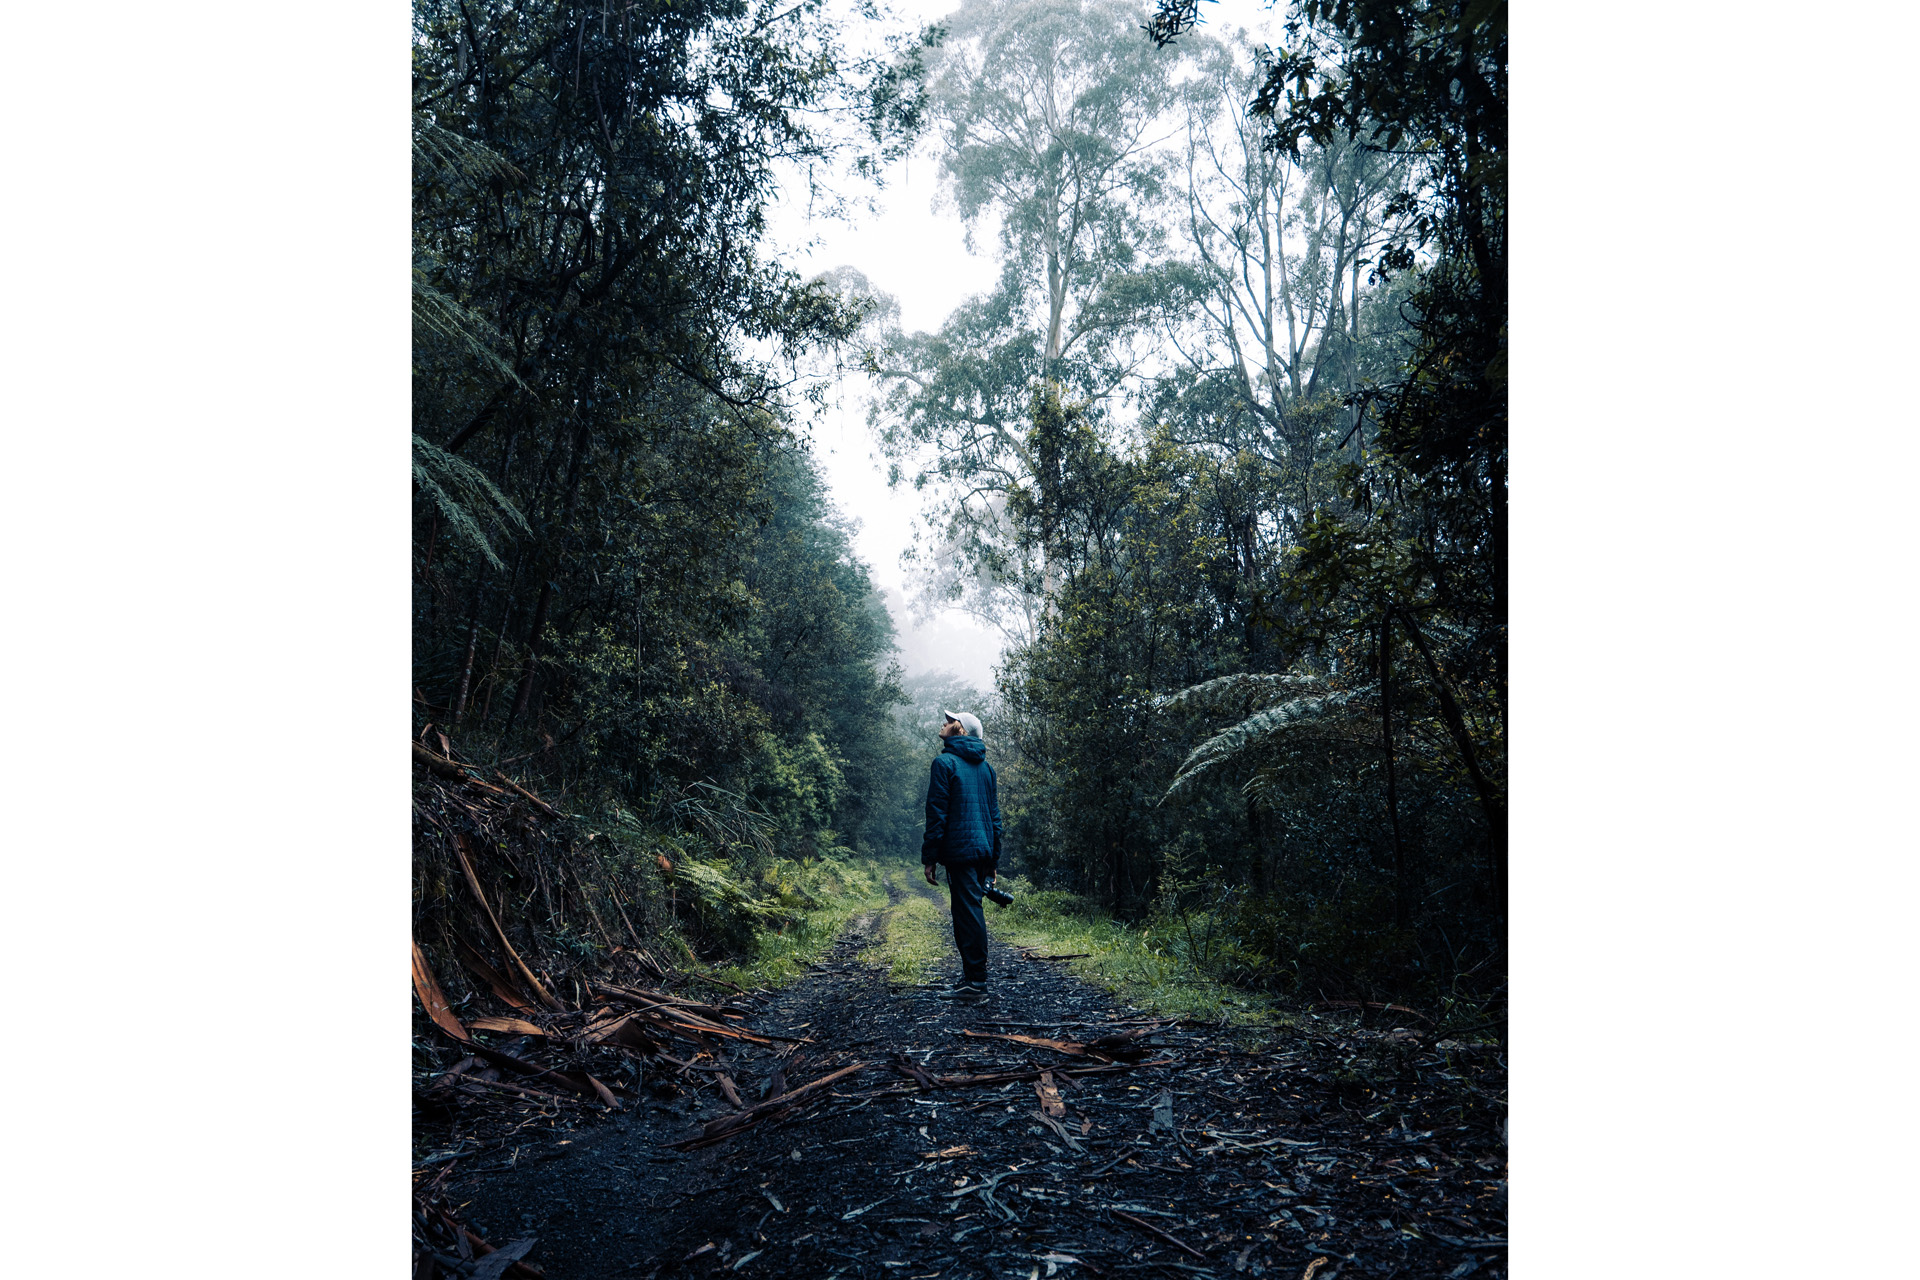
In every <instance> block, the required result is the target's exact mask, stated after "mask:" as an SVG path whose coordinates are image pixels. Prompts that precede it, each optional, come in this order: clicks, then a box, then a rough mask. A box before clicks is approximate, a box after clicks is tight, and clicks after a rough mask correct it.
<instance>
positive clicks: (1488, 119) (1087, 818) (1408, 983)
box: [874, 0, 1506, 992]
mask: <svg viewBox="0 0 1920 1280" xmlns="http://www.w3.org/2000/svg"><path fill="white" fill-rule="evenodd" d="M1044 8H1045V9H1046V10H1047V11H1048V13H1049V14H1051V15H1053V16H1052V20H1051V22H1050V23H1039V22H1036V21H1035V20H1034V19H1033V16H1032V14H1031V13H1029V12H1028V11H1027V10H1025V9H1021V8H1018V7H1014V6H993V5H982V6H974V7H970V8H969V9H968V10H967V11H965V13H964V15H963V16H966V17H969V18H971V22H962V21H960V20H958V19H956V20H955V21H954V22H953V23H952V24H951V25H952V28H953V39H952V40H951V41H950V43H949V47H948V48H946V49H943V50H942V51H941V53H940V54H939V58H940V62H939V63H938V64H937V67H936V69H937V70H938V71H939V74H938V75H937V76H936V78H935V79H934V82H933V87H932V99H931V103H930V110H931V113H932V115H933V117H934V119H936V120H938V121H944V122H946V125H947V133H946V136H945V139H944V142H945V154H946V157H947V161H946V163H947V171H948V175H949V179H950V181H951V182H952V184H953V189H954V192H955V196H956V202H957V204H958V206H959V208H960V210H961V212H962V213H963V214H967V215H969V216H972V217H976V218H977V217H979V216H980V214H981V212H982V211H983V210H985V209H987V208H988V206H989V205H990V204H993V202H996V201H997V206H996V210H997V212H998V214H999V218H1000V221H999V227H1000V230H1001V249H1002V253H1003V255H1004V259H1005V270H1004V276H1003V284H1002V286H1001V288H1000V289H999V290H998V291H997V292H996V293H994V294H992V295H989V296H988V297H986V298H983V299H980V300H979V301H977V302H976V303H975V304H973V305H972V306H970V307H963V308H962V309H961V310H960V311H959V312H957V313H956V315H955V316H954V317H953V318H952V319H950V320H949V321H948V322H947V325H946V326H945V327H944V328H943V329H942V330H941V332H940V333H938V334H933V335H902V334H898V333H894V334H891V335H888V336H887V337H886V340H885V344H884V349H883V350H882V351H881V352H880V353H878V354H877V355H876V358H875V361H874V365H875V368H876V370H877V371H878V372H879V373H880V375H881V376H882V378H883V385H885V386H886V387H887V391H886V392H885V393H884V394H883V395H882V396H881V397H880V399H879V400H878V401H877V404H876V418H877V419H878V421H879V423H880V424H881V426H882V427H883V429H884V431H885V433H886V434H885V437H884V438H885V440H886V441H887V443H888V444H889V445H890V446H891V447H892V448H893V450H894V452H895V455H896V457H897V459H898V460H899V462H900V464H901V469H902V473H903V475H910V476H912V477H913V478H914V479H915V481H916V483H919V484H921V485H922V486H924V487H927V488H929V489H930V490H931V491H932V492H933V493H934V494H935V495H936V506H937V509H938V510H939V511H940V512H941V513H942V518H943V519H944V520H945V521H946V524H945V526H944V531H945V533H946V535H947V536H946V538H945V540H944V542H943V543H941V544H940V545H939V546H938V547H936V548H934V550H936V552H937V553H938V555H937V557H936V559H935V562H934V564H933V565H932V566H931V567H932V569H933V572H931V573H930V574H929V575H928V587H929V589H930V590H931V591H932V592H934V593H935V594H944V595H946V596H948V597H949V598H951V597H953V596H956V595H964V596H967V597H969V598H970V600H971V601H972V602H973V603H974V604H975V606H976V607H981V606H982V604H983V603H984V604H987V605H989V606H990V605H992V604H993V603H994V602H995V601H996V600H997V602H998V607H999V609H1000V612H1001V615H1002V617H1003V619H1004V620H1005V622H1006V624H1007V626H1008V630H1009V632H1010V634H1012V635H1013V636H1014V637H1015V638H1016V640H1017V643H1016V644H1015V646H1014V648H1013V650H1012V651H1011V653H1010V656H1009V660H1008V663H1007V666H1006V667H1005V669H1004V670H1003V672H1002V681H1001V690H1000V692H1001V695H1002V697H1003V699H1004V705H1005V711H1004V713H1003V716H1002V726H1003V729H1004V730H1005V731H1006V736H1007V738H1008V739H1010V742H1009V745H1011V746H1013V747H1015V748H1017V768H1018V769H1019V771H1020V774H1021V777H1022V780H1023V782H1024V784H1025V786H1024V789H1023V792H1022V795H1021V798H1020V801H1019V806H1018V814H1017V818H1018V821H1017V822H1016V823H1015V831H1014V834H1015V846H1016V847H1017V849H1018V850H1019V854H1020V857H1021V858H1022V860H1023V862H1024V865H1025V867H1026V869H1027V870H1029V871H1030V872H1031V873H1033V874H1034V875H1035V876H1036V877H1037V878H1039V879H1040V880H1042V881H1043V882H1045V883H1049V884H1052V885H1056V886H1058V887H1061V888H1064V889H1069V890H1072V891H1074V892H1076V893H1079V894H1082V895H1084V896H1085V897H1087V898H1089V899H1091V900H1092V901H1093V902H1095V903H1097V904H1099V905H1101V906H1103V907H1105V908H1107V909H1109V910H1113V911H1116V912H1118V913H1121V914H1122V915H1127V916H1134V917H1140V916H1147V915H1152V916H1155V917H1156V918H1158V919H1160V920H1162V921H1165V920H1172V919H1181V920H1189V919H1193V918H1195V917H1196V913H1197V915H1198V916H1199V917H1204V918H1205V919H1206V921H1207V927H1206V928H1205V929H1204V930H1202V931H1201V932H1202V934H1204V936H1206V937H1208V938H1209V939H1211V940H1212V941H1210V942H1209V944H1208V947H1207V954H1206V957H1205V962H1206V963H1208V964H1213V965H1217V966H1221V967H1223V968H1224V969H1226V970H1230V971H1231V972H1232V974H1233V976H1235V977H1236V978H1238V979H1240V980H1246V981H1255V982H1261V983H1265V984H1268V985H1272V986H1276V987H1280V988H1284V989H1299V990H1304V991H1332V990H1335V989H1336V988H1358V989H1369V988H1370V989H1375V990H1379V991H1382V992H1388V991H1397V990H1408V989H1412V988H1414V987H1426V988H1429V989H1432V988H1434V987H1436V986H1437V987H1439V988H1442V989H1445V988H1447V987H1448V986H1450V985H1451V984H1453V983H1455V982H1458V981H1467V983H1468V986H1469V987H1472V986H1475V985H1478V986H1479V988H1480V989H1481V990H1482V991H1484V990H1486V989H1487V988H1488V987H1490V986H1495V985H1497V984H1498V982H1499V981H1500V978H1501V975H1500V973H1499V968H1498V966H1497V965H1491V964H1490V963H1489V962H1490V961H1491V960H1493V959H1494V958H1495V957H1496V956H1498V955H1499V954H1500V951H1501V946H1502V938H1503V933H1504V880H1505V805H1504V759H1505V652H1506V636H1505V621H1506V601H1505V591H1504V582H1505V563H1506V533H1505V510H1506V424H1505V356H1504V352H1505V340H1506V335H1505V324H1506V311H1505V288H1506V286H1505V266H1504V263H1505V251H1504V210H1505V195H1504V177H1503V174H1504V168H1503V165H1504V154H1505V133H1504V130H1505V56H1506V55H1505V43H1504V40H1505V37H1504V23H1505V9H1504V6H1503V5H1499V4H1486V5H1467V6H1465V7H1464V8H1463V7H1462V6H1459V5H1448V4H1422V3H1414V4H1389V3H1384V2H1381V3H1359V4H1354V3H1335V2H1333V0H1324V2H1323V0H1300V3H1297V4H1295V5H1294V6H1293V8H1292V9H1291V10H1290V11H1289V14H1288V18H1289V24H1288V40H1289V47H1288V48H1287V49H1284V50H1248V49H1244V48H1235V47H1233V46H1231V45H1228V44H1224V43H1221V42H1219V41H1215V40H1212V39H1206V38H1202V37H1200V36H1198V35H1197V34H1195V33H1193V32H1192V30H1191V29H1192V27H1193V25H1194V19H1195V6H1194V5H1193V4H1191V3H1184V4H1183V3H1179V2H1178V0H1172V2H1170V3H1169V4H1167V5H1165V6H1163V8H1162V9H1161V10H1160V11H1159V13H1158V14H1156V15H1155V16H1153V17H1152V18H1151V19H1149V20H1147V21H1146V22H1145V24H1144V25H1146V26H1147V27H1148V29H1149V31H1148V34H1149V35H1150V36H1151V37H1152V39H1151V40H1149V39H1145V38H1143V37H1142V34H1141V32H1140V30H1139V27H1140V26H1141V25H1142V19H1144V18H1145V17H1146V15H1144V14H1129V13H1128V12H1126V11H1124V10H1122V9H1118V8H1111V7H1107V6H1103V5H1100V4H1096V3H1090V2H1083V0H1060V2H1059V3H1053V4H1049V5H1046V6H1044ZM1063 29H1068V30H1071V31H1072V32H1075V33H1077V34H1074V35H1071V36H1070V37H1064V38H1061V39H1071V40H1072V41H1073V43H1072V50H1071V53H1072V56H1071V57H1066V56H1062V55H1061V53H1060V51H1059V50H1060V44H1061V40H1059V39H1056V40H1055V43H1054V44H1053V45H1048V44H1047V39H1048V38H1049V33H1050V32H1055V31H1059V30H1063ZM1143 47H1147V48H1153V47H1157V48H1158V50H1159V53H1158V55H1157V56H1158V57H1159V58H1160V59H1161V61H1160V62H1159V63H1158V64H1157V65H1155V66H1154V67H1153V68H1152V69H1151V70H1150V71H1144V72H1143V71H1137V70H1135V69H1134V68H1136V67H1137V66H1138V63H1139V59H1140V56H1141V49H1142V48H1143ZM996 58H997V59H999V60H1000V62H1001V64H1004V65H1005V66H1007V67H1015V66H1017V67H1018V68H1020V69H1022V70H1023V74H1020V75H1017V76H1013V75H1008V76H1005V77H1004V78H1003V80H1002V81H1001V82H1000V84H1001V87H1000V89H999V91H998V94H997V96H996V95H987V94H984V93H983V92H981V91H980V89H979V88H978V79H979V76H978V74H977V73H974V72H973V71H972V69H973V68H976V67H985V66H989V65H993V61H994V59H996ZM1181 64H1184V65H1181ZM956 65H957V66H958V67H959V68H960V69H961V70H959V71H955V70H952V68H953V67H955V66H956ZM968 74H973V75H974V78H973V79H972V80H969V79H968ZM1115 84H1125V85H1127V86H1128V93H1127V94H1121V93H1118V92H1116V90H1115V89H1114V88H1113V86H1114V85H1115ZM1010 122H1011V123H1010ZM1154 135H1157V136H1159V137H1161V138H1163V139H1164V138H1171V139H1173V141H1172V142H1171V143H1162V144H1160V145H1158V146H1153V145H1148V143H1147V141H1146V140H1147V139H1148V138H1149V137H1150V136H1154ZM1003 137H1013V138H1015V139H1017V140H1022V141H1023V142H1024V145H1025V151H1019V150H1017V149H1016V148H1014V147H1012V146H1011V145H1009V144H1005V143H1003V142H1001V141H1000V140H1001V139H1002V138H1003ZM1101 166H1105V167H1104V168H1103V167H1101ZM1108 173H1124V174H1125V175H1126V177H1125V178H1124V179H1123V180H1107V179H1106V178H1105V177H1104V175H1106V174H1108ZM982 174H985V175H986V177H987V178H989V179H991V181H990V182H989V181H985V180H983V178H982V176H981V175H982ZM1068 193H1070V195H1071V198H1069V195H1068ZM1036 209H1037V210H1039V211H1040V213H1035V212H1034V211H1035V210H1036ZM1042 215H1044V216H1042ZM982 225H985V224H984V223H983V224H982ZM1070 235H1085V236H1088V237H1089V241H1088V243H1089V244H1091V245H1093V246H1094V248H1095V249H1097V250H1098V252H1093V251H1091V250H1090V251H1088V252H1086V253H1083V254H1081V255H1079V256H1078V257H1076V256H1074V255H1071V254H1067V253H1064V252H1062V251H1061V250H1060V248H1059V246H1061V245H1065V244H1069V243H1073V242H1072V241H1071V239H1070V238H1069V236H1070ZM1050 237H1051V238H1050ZM1062 334H1065V335H1069V336H1068V338H1067V339H1066V340H1065V341H1063V340H1062V338H1061V336H1060V335H1062ZM1081 335H1084V338H1081ZM1075 340H1080V341H1083V342H1084V344H1085V345H1084V346H1083V347H1082V348H1081V349H1080V351H1081V354H1080V355H1079V356H1078V357H1076V355H1075V352H1074V348H1073V342H1074V341H1075ZM1016 406H1017V412H1016V409H1015V407H1016ZM1184 932H1185V931H1183V930H1176V931H1174V934H1173V935H1171V936H1180V935H1181V934H1182V933H1184ZM1192 936H1200V935H1198V934H1196V935H1192ZM1194 959H1196V961H1198V960H1200V959H1201V957H1198V956H1196V957H1194ZM1476 975H1477V976H1476Z"/></svg>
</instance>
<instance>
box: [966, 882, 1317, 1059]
mask: <svg viewBox="0 0 1920 1280" xmlns="http://www.w3.org/2000/svg"><path fill="white" fill-rule="evenodd" d="M1000 885H1001V887H1002V888H1004V889H1006V890H1007V891H1008V892H1010V893H1012V894H1013V905H1011V906H1009V907H1006V908H1004V909H1001V908H996V907H993V906H991V905H989V906H988V908H987V911H988V916H987V928H988V929H989V930H991V931H994V932H997V933H998V934H999V935H1000V936H1001V937H1002V938H1004V939H1005V940H1006V941H1008V942H1011V943H1013V944H1014V945H1015V946H1020V947H1028V948H1031V949H1032V950H1034V951H1036V952H1038V953H1039V954H1041V955H1077V954H1079V953H1081V952H1086V953H1089V954H1088V955H1087V956H1086V958H1085V959H1078V960H1066V961H1058V962H1049V963H1060V964H1063V965H1065V967H1066V968H1067V969H1068V970H1069V971H1070V972H1072V973H1073V974H1074V976H1075V977H1078V978H1081V979H1083V980H1085V981H1087V982H1089V983H1092V984H1093V985H1094V986H1096V987H1099V988H1101V989H1102V990H1104V991H1106V992H1108V993H1109V994H1111V995H1114V996H1116V997H1118V998H1119V999H1121V1000H1124V1001H1126V1002H1127V1003H1128V1004H1131V1005H1134V1006H1137V1007H1138V1008H1140V1009H1142V1010H1144V1011H1146V1012H1148V1013H1154V1014H1160V1015H1163V1016H1165V1017H1170V1018H1192V1019H1195V1020H1196V1021H1202V1022H1217V1023H1225V1024H1229V1025H1245V1026H1251V1025H1262V1026H1272V1025H1274V1024H1275V1023H1285V1022H1289V1021H1291V1018H1290V1016H1289V1015H1286V1014H1284V1013H1282V1012H1280V1010H1278V1009H1277V1008H1276V1007H1275V1006H1274V1005H1273V1003H1272V1001H1270V1000H1268V999H1266V998H1265V997H1263V996H1261V995H1260V994H1259V993H1257V992H1251V991H1246V990H1243V989H1241V988H1238V987H1235V986H1232V985H1231V984H1228V983H1224V982H1221V981H1219V980H1217V979H1215V978H1213V977H1210V976H1208V975H1207V974H1206V973H1204V972H1202V971H1201V970H1200V969H1199V967H1198V966H1197V965H1196V964H1195V963H1194V962H1193V961H1192V960H1190V959H1189V958H1188V957H1187V956H1186V955H1185V954H1184V953H1185V949H1186V946H1187V945H1188V944H1187V941H1186V939H1185V937H1184V930H1182V931H1180V932H1175V931H1174V930H1172V929H1169V928H1165V927H1153V926H1151V925H1150V926H1147V927H1144V928H1136V927H1133V926H1131V925H1127V924H1124V923H1122V922H1121V921H1118V920H1115V919H1113V917H1111V916H1109V915H1107V914H1106V913H1105V912H1102V911H1099V910H1097V909H1095V908H1093V907H1091V906H1089V905H1088V904H1087V903H1086V902H1084V901H1083V900H1081V899H1079V898H1077V897H1075V896H1074V895H1073V894H1071V893H1066V892H1063V891H1061V890H1058V889H1036V888H1034V887H1033V885H1032V884H1031V883H1030V882H1029V881H1028V880H1026V879H1025V878H1024V877H1020V876H1012V877H1008V876H1003V877H1001V880H1000Z"/></svg>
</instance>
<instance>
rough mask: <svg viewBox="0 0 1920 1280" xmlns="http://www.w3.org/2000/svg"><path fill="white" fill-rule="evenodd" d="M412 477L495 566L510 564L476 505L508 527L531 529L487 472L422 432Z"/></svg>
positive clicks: (450, 523)
mask: <svg viewBox="0 0 1920 1280" xmlns="http://www.w3.org/2000/svg"><path fill="white" fill-rule="evenodd" d="M413 481H414V483H415V484H417V485H419V486H420V490H421V492H423V493H425V494H426V495H427V498H428V499H429V500H430V501H431V502H432V503H433V504H434V506H435V507H436V508H437V509H438V510H439V512H440V515H441V518H442V519H444V520H445V521H446V522H447V528H448V529H449V530H450V531H452V532H453V533H456V534H458V535H459V536H460V537H462V538H465V539H466V540H467V541H468V542H470V543H472V544H473V546H474V547H475V548H476V549H477V550H478V551H479V552H480V554H481V555H483V556H485V557H486V558H487V563H488V564H491V565H492V566H493V567H494V568H496V569H502V570H504V569H505V568H506V567H507V566H506V565H505V564H504V563H502V562H501V559H500V557H499V556H498V555H496V554H495V553H494V550H493V544H492V543H491V542H489V541H488V540H487V535H486V531H485V530H484V529H482V528H481V527H480V521H479V519H478V518H476V516H475V515H474V511H475V509H476V508H478V509H481V510H484V511H487V512H489V513H490V514H492V515H494V516H497V517H498V518H499V519H500V520H501V521H503V522H504V523H505V524H506V525H507V526H508V527H509V528H511V529H514V530H517V531H518V532H520V533H523V534H524V533H531V532H532V529H531V528H529V527H528V525H527V518H526V517H525V516H523V515H521V514H520V509H519V508H518V507H516V506H514V505H513V503H512V501H511V500H509V499H508V497H507V495H506V494H504V493H502V492H500V490H499V488H498V487H497V486H496V485H495V484H494V483H493V481H492V480H489V479H488V478H487V474H486V472H484V471H482V470H480V468H478V467H476V466H474V465H473V464H472V463H471V462H468V461H467V460H466V459H465V458H458V457H455V456H454V455H453V454H451V453H448V452H447V451H446V450H445V449H442V448H440V447H439V446H438V445H436V444H433V443H432V442H430V441H427V440H423V439H421V438H420V437H419V436H415V437H414V438H413Z"/></svg>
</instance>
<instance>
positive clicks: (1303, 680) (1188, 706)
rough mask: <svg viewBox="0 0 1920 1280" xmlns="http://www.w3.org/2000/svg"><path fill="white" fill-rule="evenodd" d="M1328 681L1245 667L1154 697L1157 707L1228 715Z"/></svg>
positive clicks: (1161, 709) (1154, 704) (1320, 687)
mask: <svg viewBox="0 0 1920 1280" xmlns="http://www.w3.org/2000/svg"><path fill="white" fill-rule="evenodd" d="M1326 683H1327V682H1326V681H1324V680H1321V679H1318V678H1316V677H1314V676H1286V675H1275V674H1272V673H1269V672H1264V671H1242V672H1239V673H1237V674H1235V675H1230V676H1221V677H1219V678H1218V679H1214V680H1208V681H1206V682H1204V683H1202V684H1196V685H1194V686H1192V687H1191V688H1186V689H1182V690H1181V691H1180V692H1178V693H1169V694H1167V695H1165V696H1164V697H1159V698H1155V699H1154V700H1153V706H1154V710H1156V711H1176V710H1193V711H1212V712H1216V713H1223V714H1227V715H1245V714H1246V713H1247V710H1248V709H1249V706H1250V704H1251V703H1254V702H1260V703H1268V702H1271V701H1272V700H1273V698H1274V696H1275V695H1277V694H1281V693H1290V692H1296V691H1299V690H1305V689H1324V688H1325V687H1326Z"/></svg>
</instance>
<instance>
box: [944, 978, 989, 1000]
mask: <svg viewBox="0 0 1920 1280" xmlns="http://www.w3.org/2000/svg"><path fill="white" fill-rule="evenodd" d="M937 995H938V998H939V999H941V1000H959V1001H962V1002H963V1003H966V1004H978V1003H979V1002H980V1001H982V1000H986V999H989V998H990V997H989V996H988V995H987V984H986V983H984V982H956V983H955V984H954V985H952V986H951V987H948V988H947V989H946V990H945V991H941V992H938V993H937Z"/></svg>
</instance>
